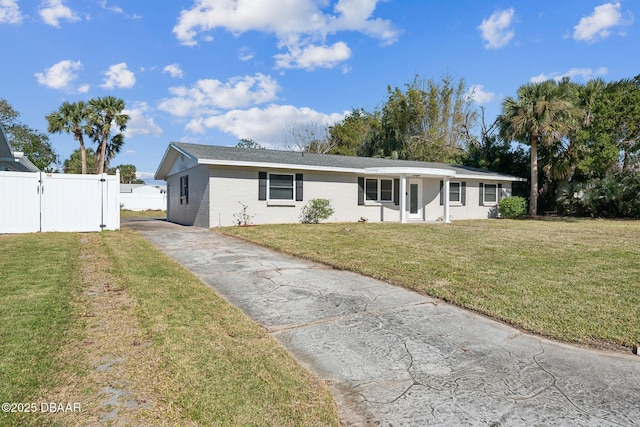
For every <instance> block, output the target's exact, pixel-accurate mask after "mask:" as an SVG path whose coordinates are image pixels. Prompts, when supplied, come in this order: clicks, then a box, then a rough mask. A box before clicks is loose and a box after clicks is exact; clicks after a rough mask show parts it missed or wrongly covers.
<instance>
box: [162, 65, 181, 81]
mask: <svg viewBox="0 0 640 427" xmlns="http://www.w3.org/2000/svg"><path fill="white" fill-rule="evenodd" d="M162 72H163V73H169V75H170V76H171V77H173V78H174V79H181V78H182V77H184V73H183V72H182V69H181V68H180V65H179V64H177V63H173V64H169V65H167V66H166V67H164V68H163V69H162Z"/></svg>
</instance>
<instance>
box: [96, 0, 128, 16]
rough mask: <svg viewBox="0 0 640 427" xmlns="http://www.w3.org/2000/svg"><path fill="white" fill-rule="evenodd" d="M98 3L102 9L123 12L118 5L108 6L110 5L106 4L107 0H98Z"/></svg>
mask: <svg viewBox="0 0 640 427" xmlns="http://www.w3.org/2000/svg"><path fill="white" fill-rule="evenodd" d="M98 4H99V5H100V7H101V8H103V9H104V10H110V11H111V12H114V13H117V14H123V13H124V10H122V8H121V7H120V6H110V5H108V4H107V0H101V1H99V2H98Z"/></svg>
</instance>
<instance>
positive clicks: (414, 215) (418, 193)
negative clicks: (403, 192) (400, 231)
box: [409, 179, 423, 219]
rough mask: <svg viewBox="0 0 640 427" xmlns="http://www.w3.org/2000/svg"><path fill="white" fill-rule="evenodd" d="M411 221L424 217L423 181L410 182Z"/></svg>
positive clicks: (411, 180) (414, 180) (413, 180)
mask: <svg viewBox="0 0 640 427" xmlns="http://www.w3.org/2000/svg"><path fill="white" fill-rule="evenodd" d="M409 219H423V217H422V180H421V179H410V180H409Z"/></svg>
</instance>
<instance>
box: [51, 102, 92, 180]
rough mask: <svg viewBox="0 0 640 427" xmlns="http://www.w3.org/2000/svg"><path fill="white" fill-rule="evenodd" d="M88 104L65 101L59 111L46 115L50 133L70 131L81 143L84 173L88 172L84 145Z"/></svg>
mask: <svg viewBox="0 0 640 427" xmlns="http://www.w3.org/2000/svg"><path fill="white" fill-rule="evenodd" d="M88 113H89V110H88V105H87V104H86V103H85V102H84V101H78V102H73V103H70V102H68V101H65V102H63V103H62V105H61V106H60V109H59V110H58V111H54V112H53V113H51V114H48V115H47V116H45V117H46V119H47V122H48V123H49V126H48V129H47V130H48V131H49V132H50V133H60V132H65V133H70V134H73V137H74V139H75V140H76V141H78V142H79V143H80V160H81V164H82V174H83V175H84V174H86V173H87V155H86V150H85V146H84V131H85V130H87V123H86V121H87V116H88Z"/></svg>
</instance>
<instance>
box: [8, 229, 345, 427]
mask: <svg viewBox="0 0 640 427" xmlns="http://www.w3.org/2000/svg"><path fill="white" fill-rule="evenodd" d="M0 275H1V276H0V277H1V278H0V403H5V402H9V403H11V402H13V403H16V404H17V403H30V402H35V403H38V402H45V401H46V402H51V401H53V402H63V403H64V402H67V403H68V402H80V403H81V405H82V411H81V412H80V413H71V414H68V415H60V414H54V415H52V414H46V413H35V414H33V413H5V412H0V426H5V425H6V426H15V425H25V426H40V425H96V424H99V422H98V421H99V420H100V419H102V417H104V416H105V414H107V413H108V412H109V411H111V409H112V408H111V407H110V406H105V405H104V400H105V399H107V397H105V395H101V394H100V389H101V388H102V387H104V386H103V385H102V383H96V380H95V378H96V377H97V376H101V377H100V378H102V379H103V380H104V378H103V377H105V376H106V377H107V381H109V382H108V383H109V384H110V387H115V388H119V387H124V388H126V389H127V390H129V391H132V392H134V391H135V392H140V393H142V395H144V396H150V398H149V400H148V401H146V400H145V401H143V402H142V403H145V402H146V403H145V404H144V405H142V407H141V409H140V411H138V413H137V415H136V414H133V415H127V411H125V410H124V409H123V410H121V411H120V413H119V415H118V417H120V418H118V419H116V420H115V421H113V425H121V424H122V425H202V426H210V425H278V426H286V425H289V426H301V425H337V424H338V417H337V411H336V407H335V404H334V402H333V399H332V396H331V394H330V392H329V390H328V388H327V386H326V385H325V384H324V383H322V382H321V381H319V380H318V379H316V378H315V377H313V376H312V375H311V374H310V373H309V372H308V371H306V370H305V369H304V368H302V367H301V366H300V365H299V364H298V363H297V362H296V361H295V360H294V359H293V358H292V357H291V356H290V355H289V354H288V353H287V352H286V351H285V350H284V349H283V348H282V347H281V346H280V345H279V344H278V343H277V342H276V341H275V339H273V338H272V337H270V336H269V334H267V333H266V332H265V331H264V330H263V329H262V328H260V327H259V326H258V325H256V324H255V323H253V322H251V321H250V320H249V319H248V318H247V317H246V316H245V315H244V314H242V313H241V312H240V311H239V310H238V309H236V308H235V307H233V306H231V305H230V304H229V303H227V302H226V301H225V300H224V299H223V298H221V297H219V296H218V295H217V294H216V293H215V292H214V291H213V290H212V289H211V288H210V287H208V286H206V285H205V284H204V283H203V282H202V281H200V280H199V279H197V278H196V277H195V276H194V275H192V274H191V273H190V272H188V271H187V270H185V269H184V268H183V267H181V266H180V265H179V264H177V263H176V262H175V261H173V260H172V259H170V258H169V257H167V256H165V255H164V254H162V253H160V252H159V251H158V250H156V249H155V248H154V247H153V246H152V245H151V244H149V243H148V242H147V241H146V240H144V239H143V238H142V237H140V236H139V235H137V234H135V233H134V232H132V231H131V230H128V229H126V228H124V229H123V230H122V231H119V232H103V233H92V234H79V233H34V234H21V235H10V236H8V235H0ZM96 284H97V287H96ZM91 293H100V295H103V297H104V298H106V299H105V300H104V301H112V302H113V301H118V305H114V306H113V307H111V305H109V304H104V306H100V305H99V304H95V303H93V304H92V303H90V302H89V299H90V298H97V297H92V296H90V294H91ZM125 297H126V298H125ZM127 301H130V302H127ZM96 319H97V320H98V322H96ZM118 319H128V321H129V323H127V324H124V325H123V324H122V322H120V323H118V321H119V320H118ZM91 325H93V326H91ZM114 325H117V328H116V327H114ZM121 329H131V331H128V330H125V331H123V330H121ZM123 337H124V338H123ZM132 337H133V338H135V339H133V338H132ZM138 337H141V338H138ZM123 339H124V341H123ZM107 344H108V345H107ZM138 348H139V350H137V349H138ZM140 355H144V357H145V358H146V359H145V360H141V358H140ZM103 357H111V358H117V357H120V359H122V364H121V366H122V367H123V368H122V369H125V368H126V367H127V366H130V368H129V369H133V370H134V371H135V374H130V372H128V371H118V370H117V369H120V368H117V369H116V368H115V367H114V368H112V369H113V372H114V374H113V375H114V377H113V378H111V379H109V378H108V375H109V372H110V371H109V370H106V371H105V370H103V371H100V369H99V367H98V368H97V367H96V360H98V361H100V360H101V358H103ZM134 368H135V369H134ZM110 369H111V368H110ZM119 372H124V373H119ZM125 374H126V375H125ZM118 375H123V377H122V378H121V377H118ZM123 380H126V381H124V382H123ZM111 384H113V385H111ZM122 384H125V385H122ZM123 399H124V398H123ZM127 399H128V398H127ZM38 404H39V403H38ZM149 405H152V406H149ZM147 407H149V408H157V409H155V410H153V412H152V410H151V409H145V408H147ZM3 409H4V407H3ZM131 411H133V409H132V410H131ZM60 417H61V418H60ZM107 425H111V421H110V422H108V423H107Z"/></svg>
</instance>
